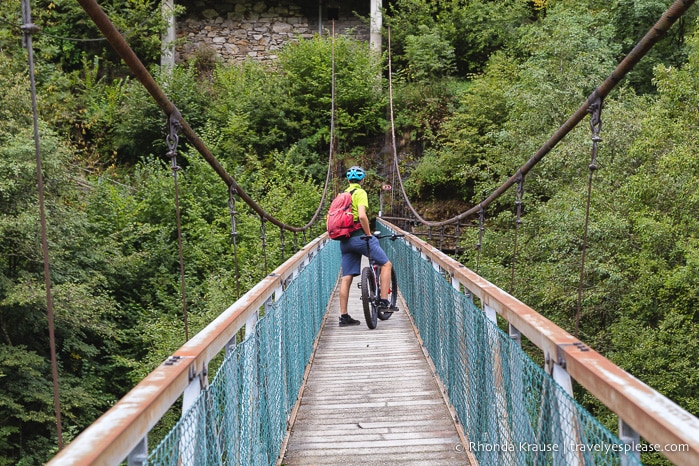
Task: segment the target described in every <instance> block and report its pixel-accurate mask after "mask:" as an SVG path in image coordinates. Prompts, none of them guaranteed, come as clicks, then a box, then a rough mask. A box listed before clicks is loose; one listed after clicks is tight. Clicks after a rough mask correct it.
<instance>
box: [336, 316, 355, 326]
mask: <svg viewBox="0 0 699 466" xmlns="http://www.w3.org/2000/svg"><path fill="white" fill-rule="evenodd" d="M349 325H359V321H358V320H357V319H353V318H352V316H350V315H349V314H342V315H341V316H340V327H347V326H349Z"/></svg>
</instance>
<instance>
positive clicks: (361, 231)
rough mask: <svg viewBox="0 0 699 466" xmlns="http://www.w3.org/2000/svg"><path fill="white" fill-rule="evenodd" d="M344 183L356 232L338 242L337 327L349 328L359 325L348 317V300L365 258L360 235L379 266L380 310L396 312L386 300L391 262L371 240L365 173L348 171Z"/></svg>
mask: <svg viewBox="0 0 699 466" xmlns="http://www.w3.org/2000/svg"><path fill="white" fill-rule="evenodd" d="M346 176H347V181H348V182H349V186H348V187H347V189H345V191H350V192H352V214H353V215H354V222H355V231H354V232H352V234H350V237H349V238H346V239H342V240H340V251H341V252H342V279H341V282H340V327H346V326H348V325H358V324H359V321H358V320H356V319H353V318H352V317H351V316H350V315H349V314H348V313H347V301H348V300H349V292H350V287H351V286H352V280H353V279H354V277H356V276H357V275H359V274H360V271H361V261H362V256H367V241H366V240H364V239H362V238H360V236H362V235H367V236H371V238H370V239H369V241H370V242H371V244H370V247H371V257H372V259H374V260H375V261H376V263H377V264H379V265H380V266H381V277H380V280H381V290H379V291H380V293H381V304H380V306H379V309H380V310H388V311H392V312H396V311H397V310H398V308H396V307H391V306H390V303H389V301H388V299H386V298H387V297H388V291H389V286H390V283H391V267H392V265H391V261H389V260H388V256H386V253H385V252H384V250H383V249H382V248H381V246H380V245H379V240H378V239H376V238H375V237H373V236H372V234H371V226H370V225H369V217H367V210H368V208H369V201H368V198H367V194H366V191H364V189H362V184H363V183H364V179H365V177H366V173H365V172H364V169H363V168H361V167H358V166H353V167H350V169H349V170H347V175H346Z"/></svg>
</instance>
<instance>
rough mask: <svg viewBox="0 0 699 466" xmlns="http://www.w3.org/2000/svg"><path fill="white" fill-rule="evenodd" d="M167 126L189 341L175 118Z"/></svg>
mask: <svg viewBox="0 0 699 466" xmlns="http://www.w3.org/2000/svg"><path fill="white" fill-rule="evenodd" d="M168 127H169V129H170V133H169V134H168V135H167V138H166V143H167V146H168V152H167V156H168V157H169V158H170V169H171V170H172V179H173V182H174V185H175V219H176V222H177V250H178V252H179V262H180V294H181V296H182V317H183V319H184V339H185V342H187V341H189V319H188V318H187V291H186V287H185V279H184V247H183V245H182V221H181V217H180V188H179V183H178V182H177V172H179V171H180V170H181V167H180V166H179V165H177V142H178V141H179V137H178V136H177V130H178V129H179V123H178V121H177V120H176V119H174V118H172V117H170V118H168Z"/></svg>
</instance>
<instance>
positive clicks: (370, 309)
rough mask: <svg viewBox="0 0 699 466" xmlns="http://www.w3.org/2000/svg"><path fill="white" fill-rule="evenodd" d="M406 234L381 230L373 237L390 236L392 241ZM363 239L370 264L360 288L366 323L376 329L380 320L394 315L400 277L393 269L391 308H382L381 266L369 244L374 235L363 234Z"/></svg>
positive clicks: (389, 299) (363, 274)
mask: <svg viewBox="0 0 699 466" xmlns="http://www.w3.org/2000/svg"><path fill="white" fill-rule="evenodd" d="M402 236H405V235H398V234H395V233H393V234H389V235H382V234H381V232H380V231H377V232H375V233H374V235H373V237H375V238H376V239H382V238H390V239H391V241H395V240H396V239H397V238H400V237H402ZM360 238H361V239H363V240H364V241H366V242H367V243H366V247H367V256H368V257H369V266H367V267H364V269H363V270H362V277H361V280H360V282H359V288H361V290H362V307H363V308H364V317H365V319H366V325H367V327H369V328H370V329H375V328H376V324H377V323H378V320H377V319H379V320H388V319H390V318H391V316H392V315H393V312H394V311H392V310H388V309H395V307H396V301H397V300H398V278H397V276H396V269H395V268H392V269H391V283H390V286H389V291H388V302H389V303H390V305H389V308H388V309H386V310H381V308H380V306H379V304H380V300H381V292H380V290H381V278H380V277H381V266H380V265H378V264H377V263H376V262H375V261H374V260H373V259H372V258H371V246H370V245H369V244H370V243H369V240H370V239H371V238H372V235H362V236H360Z"/></svg>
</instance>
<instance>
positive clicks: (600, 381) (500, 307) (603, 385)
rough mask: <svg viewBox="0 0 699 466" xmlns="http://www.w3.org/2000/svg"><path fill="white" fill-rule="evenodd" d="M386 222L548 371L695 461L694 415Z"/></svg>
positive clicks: (697, 427) (698, 454) (698, 446)
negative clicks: (538, 356)
mask: <svg viewBox="0 0 699 466" xmlns="http://www.w3.org/2000/svg"><path fill="white" fill-rule="evenodd" d="M384 224H385V225H386V227H387V228H389V229H391V230H393V231H394V232H396V233H401V234H405V241H407V242H409V243H410V245H411V246H412V247H413V248H415V249H416V250H418V251H419V252H420V253H421V254H422V255H423V256H424V257H425V258H426V259H428V260H430V261H431V262H432V263H433V264H435V265H436V266H438V267H440V268H441V270H443V271H444V272H445V274H448V275H449V276H450V277H451V278H452V281H456V282H458V283H459V284H460V285H461V286H463V287H464V288H465V289H466V290H468V291H469V292H470V293H471V294H472V295H473V296H475V297H477V298H478V299H479V300H480V301H481V303H482V305H483V310H484V311H485V310H486V308H490V309H492V310H494V311H495V312H496V313H497V314H498V315H500V316H501V317H502V318H504V319H505V320H506V321H507V322H508V323H509V324H511V325H512V326H514V327H515V328H516V329H517V330H518V331H519V332H520V333H521V334H522V335H524V336H526V337H527V338H528V339H529V340H530V341H531V342H532V343H533V344H534V345H536V346H537V347H538V348H540V349H541V350H542V351H543V352H544V356H545V358H546V360H547V362H548V364H549V365H550V367H549V369H551V368H552V367H553V364H556V365H558V366H559V367H561V368H563V369H564V370H565V371H567V373H568V374H569V375H570V376H571V377H572V378H573V379H574V380H576V381H577V382H578V383H580V385H582V386H583V387H585V389H587V390H588V391H589V392H590V393H591V394H592V395H593V396H595V397H596V398H597V399H599V400H600V401H601V402H602V403H604V404H605V405H606V406H607V407H608V408H609V409H611V410H612V411H613V412H615V413H616V414H617V415H618V416H619V419H621V420H623V421H624V422H625V423H626V424H627V425H628V426H630V427H631V428H633V429H634V430H635V431H636V432H638V433H639V434H640V436H641V437H643V438H644V439H646V441H648V442H649V443H650V444H653V445H660V446H664V445H682V444H684V445H687V447H688V450H689V451H681V452H673V451H663V452H662V454H663V455H665V456H666V457H667V458H668V459H670V460H671V461H673V462H674V463H675V464H692V465H699V419H698V418H696V417H695V416H693V415H692V414H691V413H689V412H688V411H686V410H685V409H683V408H682V407H680V406H679V405H677V404H676V403H674V402H673V401H672V400H670V399H668V398H667V397H665V396H664V395H662V394H661V393H659V392H657V391H656V390H654V389H653V388H651V387H649V386H648V385H646V384H645V383H643V382H641V381H640V380H638V379H637V378H635V377H634V376H632V375H631V374H629V373H628V372H626V371H624V370H623V369H621V368H620V367H619V366H617V365H615V364H614V363H612V362H611V361H610V360H608V359H607V358H605V357H604V356H602V355H601V354H600V353H598V352H597V351H595V350H593V349H592V348H589V347H588V346H587V345H585V344H584V343H583V342H581V341H580V340H579V339H577V338H576V337H574V336H573V335H571V334H570V333H568V332H566V331H565V330H563V329H562V328H561V327H559V326H558V325H556V324H555V323H553V322H551V321H550V320H549V319H547V318H546V317H544V316H542V315H541V314H539V313H538V312H536V311H535V310H534V309H532V308H530V307H529V306H527V305H526V304H524V303H522V302H521V301H519V300H517V299H516V298H514V297H513V296H511V295H510V294H508V293H507V292H505V291H503V290H501V289H500V288H498V287H497V286H495V285H494V284H492V283H490V282H489V281H487V280H485V279H484V278H482V277H480V276H478V275H477V274H476V273H474V272H473V271H471V270H469V269H468V268H467V267H465V266H464V265H462V264H460V263H459V262H457V261H456V260H454V259H452V258H451V257H449V256H447V255H446V254H444V253H442V252H441V251H440V250H439V249H437V248H435V247H434V246H432V245H430V244H429V243H427V242H425V241H423V240H421V239H420V238H418V237H416V236H414V235H411V234H410V233H408V232H406V231H404V230H401V229H400V228H398V227H396V226H395V225H392V224H388V223H386V222H384ZM550 372H551V370H549V373H550Z"/></svg>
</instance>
